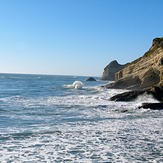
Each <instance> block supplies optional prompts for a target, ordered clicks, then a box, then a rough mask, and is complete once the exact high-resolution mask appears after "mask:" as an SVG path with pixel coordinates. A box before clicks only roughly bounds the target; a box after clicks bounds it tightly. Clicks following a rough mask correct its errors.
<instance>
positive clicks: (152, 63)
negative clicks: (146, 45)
mask: <svg viewBox="0 0 163 163" xmlns="http://www.w3.org/2000/svg"><path fill="white" fill-rule="evenodd" d="M115 79H116V81H115V82H114V83H113V84H110V85H108V86H107V87H108V88H121V89H131V90H135V89H141V90H142V89H146V88H149V87H151V86H154V85H156V84H159V85H163V38H156V39H154V40H153V44H152V47H151V48H150V49H149V50H148V51H147V52H146V53H145V54H144V55H143V56H142V57H140V58H138V59H137V60H135V61H133V62H132V63H130V64H128V65H127V66H126V67H125V68H123V69H122V70H120V71H118V72H117V73H116V74H115Z"/></svg>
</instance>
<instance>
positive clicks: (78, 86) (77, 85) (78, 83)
mask: <svg viewBox="0 0 163 163" xmlns="http://www.w3.org/2000/svg"><path fill="white" fill-rule="evenodd" d="M83 86H84V84H83V83H82V82H81V81H74V82H73V83H72V84H70V85H63V87H64V88H71V89H81V88H82V87H83Z"/></svg>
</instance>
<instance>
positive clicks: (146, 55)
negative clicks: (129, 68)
mask: <svg viewBox="0 0 163 163" xmlns="http://www.w3.org/2000/svg"><path fill="white" fill-rule="evenodd" d="M161 41H163V37H161V38H159V42H161ZM157 48H158V44H156V45H154V48H153V49H150V50H148V51H147V52H145V53H144V55H143V56H142V57H140V58H138V59H136V60H134V61H132V62H131V63H129V65H131V64H135V63H137V62H138V61H140V60H141V59H142V58H143V57H149V56H150V55H151V54H152V53H153V52H154V51H155V50H156V49H157Z"/></svg>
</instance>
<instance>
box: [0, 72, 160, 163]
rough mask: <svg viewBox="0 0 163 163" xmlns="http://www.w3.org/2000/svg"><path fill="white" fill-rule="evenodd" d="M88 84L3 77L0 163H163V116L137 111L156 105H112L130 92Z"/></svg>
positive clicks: (62, 79) (51, 77)
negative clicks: (121, 95) (119, 94)
mask: <svg viewBox="0 0 163 163" xmlns="http://www.w3.org/2000/svg"><path fill="white" fill-rule="evenodd" d="M86 79H87V77H82V76H56V75H21V74H0V162H2V163H20V162H23V163H40V162H44V163H46V162H48V163H53V162H54V163H60V162H63V163H69V162H70V163H144V162H148V163H161V162H163V111H156V110H155V111H152V110H150V109H138V106H140V105H141V104H142V103H143V102H157V101H156V100H155V99H153V97H151V96H149V95H146V94H144V95H142V96H140V97H138V98H137V99H136V100H135V101H133V102H114V101H110V100H109V98H110V97H111V96H113V95H116V94H118V93H121V92H124V91H126V90H115V89H105V88H104V87H101V86H102V85H105V84H107V83H108V81H101V80H100V78H95V79H97V81H96V82H90V81H85V80H86ZM75 81H76V83H78V84H80V85H79V87H73V85H72V84H73V83H74V82H75ZM81 82H82V83H83V85H81ZM79 88H80V89H79Z"/></svg>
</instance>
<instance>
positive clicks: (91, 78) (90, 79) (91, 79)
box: [86, 77, 96, 81]
mask: <svg viewBox="0 0 163 163" xmlns="http://www.w3.org/2000/svg"><path fill="white" fill-rule="evenodd" d="M86 81H96V79H95V78H93V77H89V78H88V79H86Z"/></svg>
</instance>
